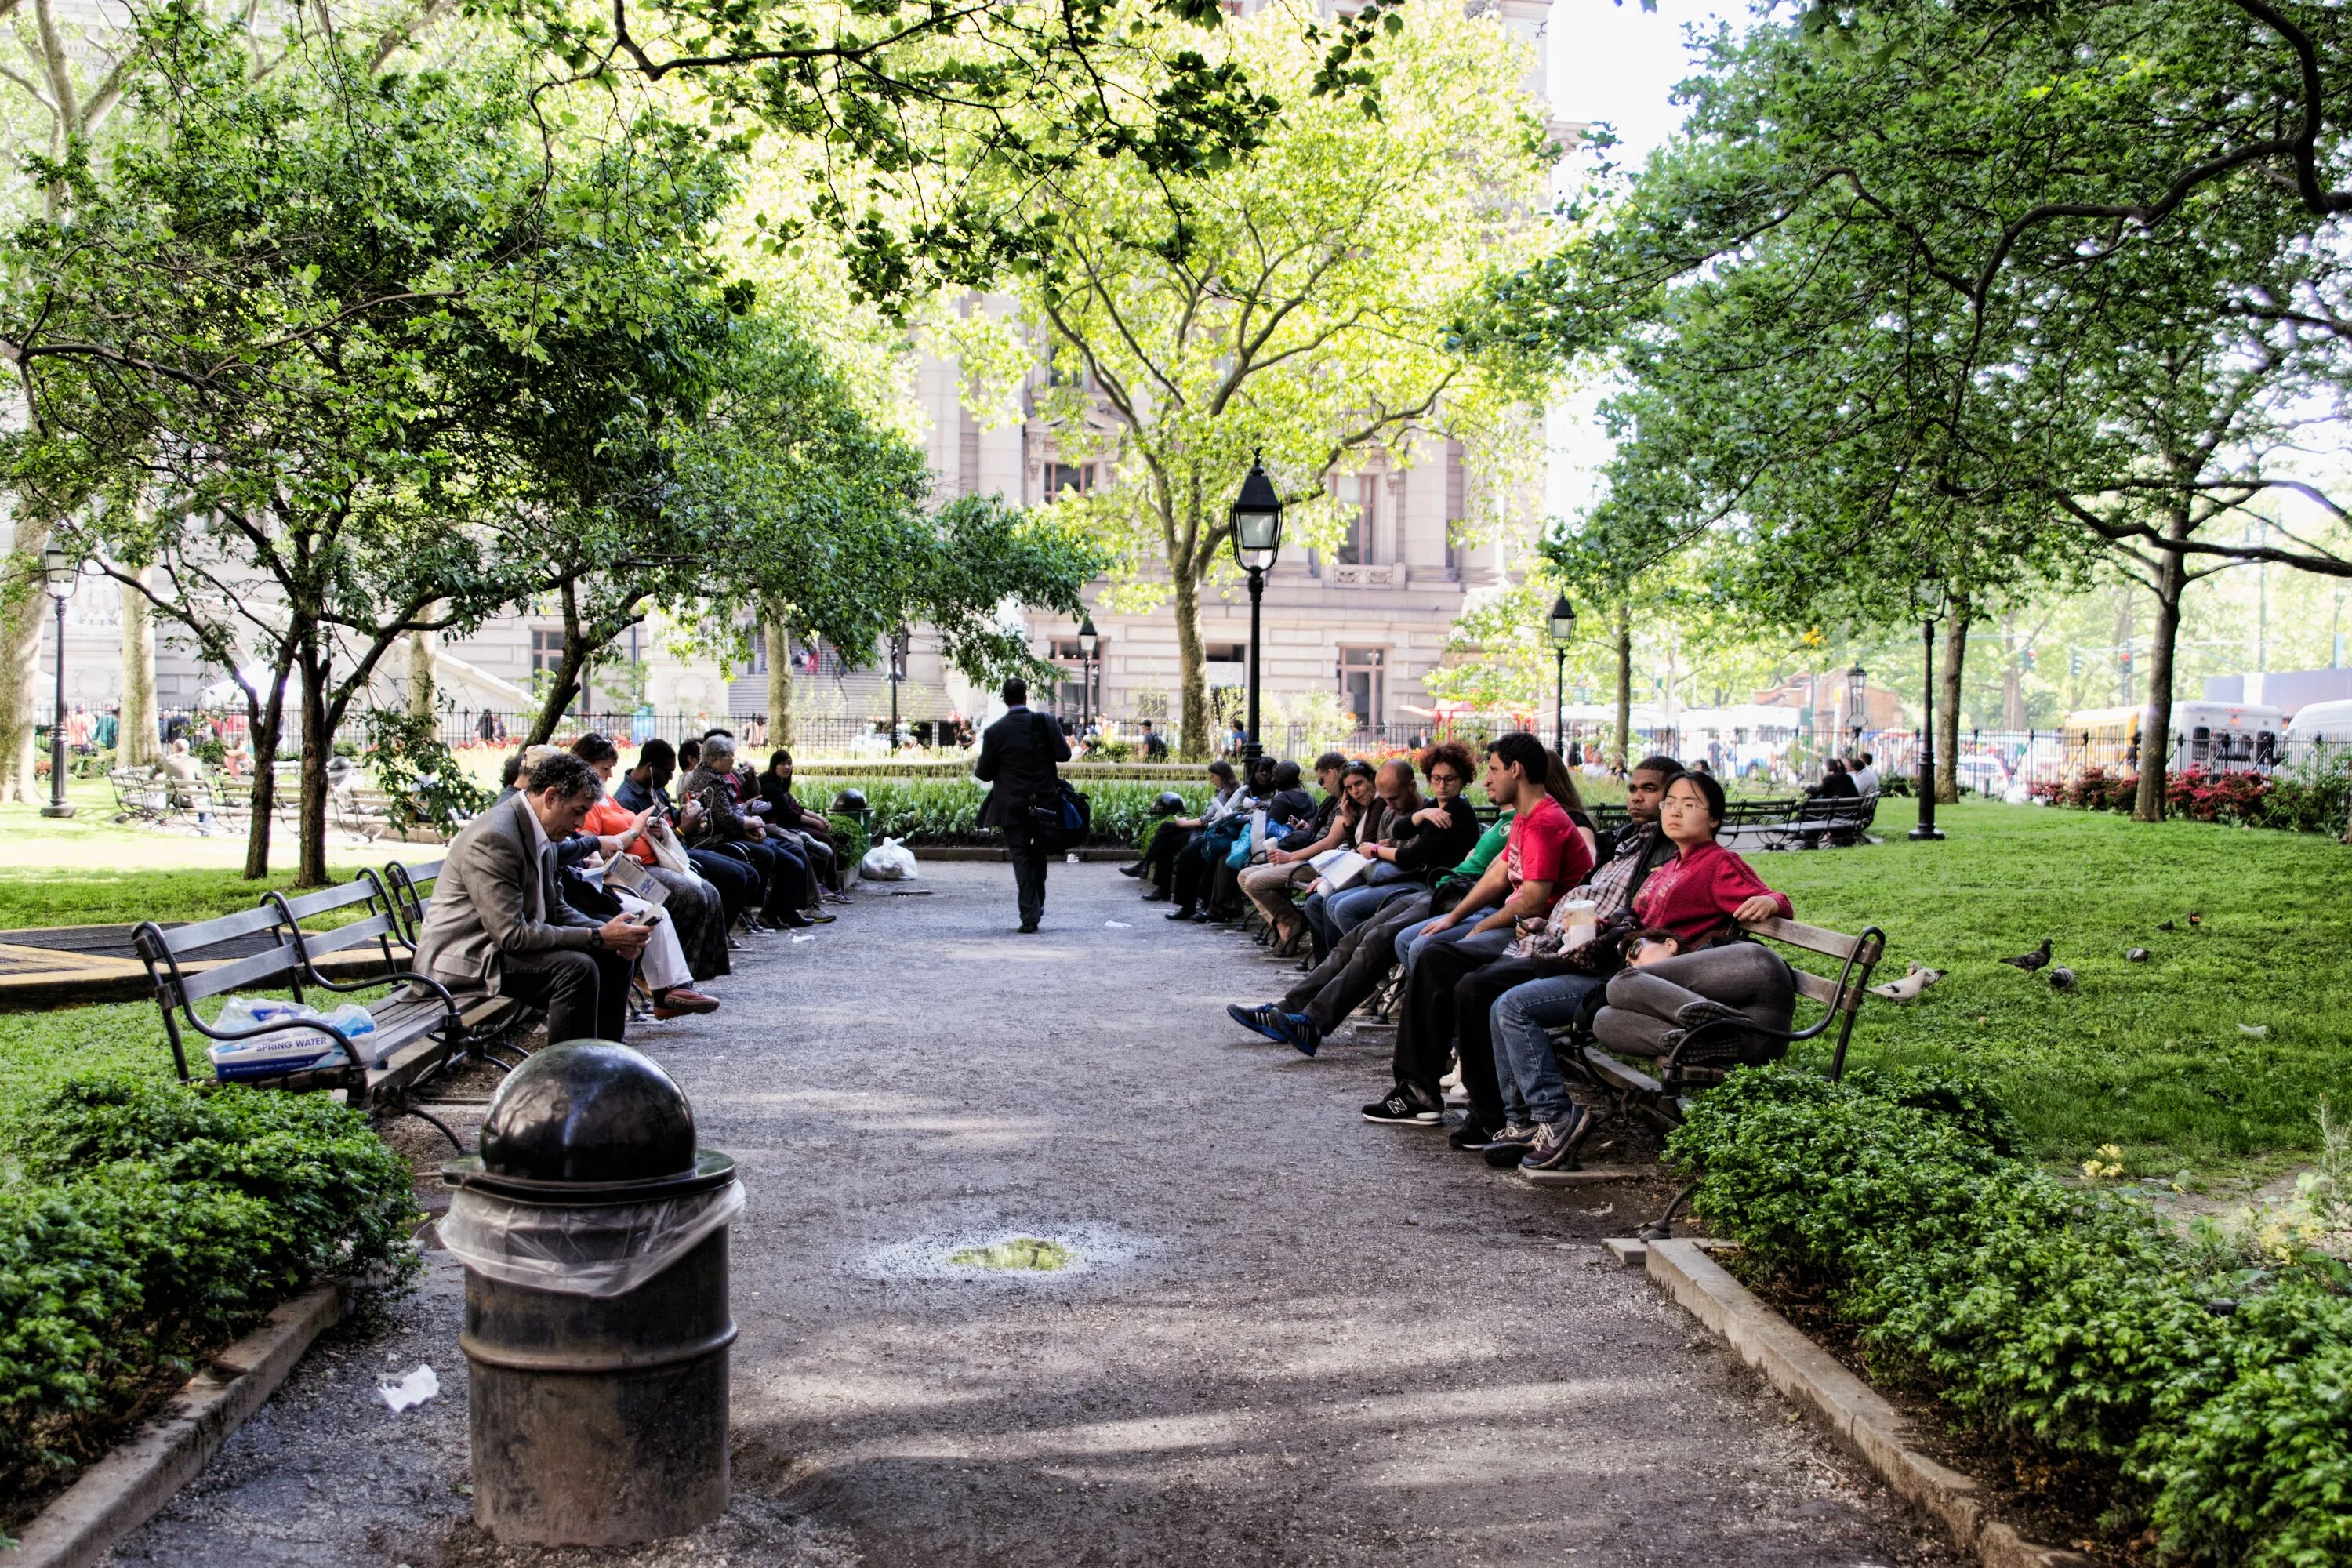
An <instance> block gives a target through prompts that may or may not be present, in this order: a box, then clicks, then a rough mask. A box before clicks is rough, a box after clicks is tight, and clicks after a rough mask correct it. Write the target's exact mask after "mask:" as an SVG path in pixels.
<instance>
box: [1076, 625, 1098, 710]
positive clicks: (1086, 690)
mask: <svg viewBox="0 0 2352 1568" xmlns="http://www.w3.org/2000/svg"><path fill="white" fill-rule="evenodd" d="M1101 641H1102V634H1101V633H1100V632H1097V631H1096V630H1095V618H1094V616H1091V615H1090V616H1087V618H1086V619H1084V620H1082V621H1080V622H1079V623H1078V679H1079V680H1080V681H1081V682H1083V684H1082V685H1081V686H1080V687H1079V689H1078V728H1079V729H1080V730H1084V729H1085V728H1086V727H1087V725H1088V724H1091V723H1093V722H1094V718H1095V647H1096V645H1097V644H1098V643H1100V642H1101Z"/></svg>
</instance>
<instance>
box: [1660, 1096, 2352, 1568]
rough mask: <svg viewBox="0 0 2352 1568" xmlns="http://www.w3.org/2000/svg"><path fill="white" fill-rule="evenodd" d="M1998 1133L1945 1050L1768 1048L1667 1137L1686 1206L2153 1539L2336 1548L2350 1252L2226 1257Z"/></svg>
mask: <svg viewBox="0 0 2352 1568" xmlns="http://www.w3.org/2000/svg"><path fill="white" fill-rule="evenodd" d="M2013 1142H2014V1129H2013V1128H2012V1127H2011V1124H2010V1122H2009V1121H2008V1118H2007V1117H2006V1115H2004V1114H2003V1113H2002V1112H2001V1111H2000V1108H1999V1107H1998V1106H1997V1105H1995V1104H1993V1103H1992V1102H1991V1101H1990V1100H1989V1099H1988V1098H1987V1097H1986V1096H1985V1095H1984V1094H1983V1093H1982V1091H1981V1090H1980V1089H1977V1088H1975V1087H1974V1086H1972V1085H1970V1084H1969V1083H1968V1082H1967V1080H1965V1079H1959V1078H1958V1077H1956V1076H1954V1075H1952V1074H1950V1073H1948V1072H1947V1073H1941V1074H1937V1075H1933V1076H1929V1075H1924V1074H1906V1073H1872V1072H1857V1073H1854V1074H1853V1075H1852V1076H1850V1077H1849V1078H1848V1079H1846V1081H1845V1082H1843V1083H1841V1084H1832V1083H1830V1082H1828V1081H1827V1080H1826V1079H1820V1078H1816V1077H1812V1076H1811V1075H1808V1074H1804V1073H1801V1072H1797V1071H1793V1070H1789V1069H1785V1068H1780V1069H1759V1070H1755V1071H1750V1072H1742V1073H1738V1074H1735V1075H1734V1076H1733V1078H1732V1079H1731V1080H1730V1081H1729V1082H1728V1083H1727V1084H1726V1085H1724V1086H1723V1087H1722V1088H1720V1089H1716V1090H1714V1091H1712V1092H1710V1093H1707V1094H1706V1095H1704V1096H1702V1097H1701V1098H1700V1099H1699V1100H1697V1101H1696V1104H1695V1105H1694V1107H1693V1109H1692V1111H1691V1115H1690V1117H1689V1119H1688V1120H1687V1121H1685V1124H1684V1125H1683V1126H1682V1127H1681V1128H1679V1129H1677V1130H1676V1131H1675V1133H1674V1135H1673V1137H1672V1138H1671V1139H1670V1140H1669V1141H1668V1152H1669V1154H1670V1156H1671V1157H1672V1158H1673V1159H1674V1160H1675V1161H1676V1162H1677V1163H1680V1164H1682V1165H1684V1166H1685V1168H1687V1169H1690V1170H1692V1171H1693V1172H1694V1173H1696V1175H1697V1177H1698V1187H1697V1202H1698V1205H1699V1208H1700V1210H1701V1212H1702V1213H1704V1214H1705V1215H1706V1218H1707V1221H1708V1223H1709V1225H1710V1226H1711V1227H1713V1228H1716V1229H1718V1230H1719V1231H1721V1232H1723V1233H1724V1234H1727V1235H1729V1236H1733V1237H1738V1239H1739V1240H1741V1241H1743V1242H1745V1243H1747V1245H1748V1250H1749V1256H1750V1258H1751V1259H1752V1260H1753V1262H1754V1264H1755V1265H1757V1266H1759V1267H1761V1268H1766V1269H1769V1270H1771V1271H1773V1272H1776V1273H1780V1274H1782V1275H1785V1276H1787V1277H1790V1278H1791V1279H1795V1280H1797V1281H1799V1282H1801V1283H1802V1284H1804V1285H1807V1286H1818V1287H1821V1288H1822V1289H1824V1290H1825V1291H1826V1292H1827V1296H1828V1300H1829V1301H1830V1303H1831V1304H1832V1307H1833V1308H1834V1309H1835V1310H1837V1312H1838V1313H1839V1315H1840V1316H1841V1317H1843V1318H1844V1319H1845V1320H1846V1321H1849V1322H1851V1323H1853V1324H1854V1325H1856V1326H1857V1327H1858V1329H1859V1330H1860V1336H1861V1341H1862V1343H1863V1345H1864V1348H1865V1349H1866V1351H1867V1352H1869V1353H1870V1355H1871V1357H1872V1358H1873V1362H1874V1364H1875V1365H1876V1366H1878V1367H1879V1369H1880V1370H1881V1371H1883V1372H1885V1373H1892V1374H1894V1375H1896V1376H1898V1377H1904V1378H1907V1379H1910V1380H1913V1381H1916V1382H1918V1383H1920V1384H1924V1385H1926V1386H1928V1387H1931V1388H1933V1389H1935V1390H1936V1391H1937V1393H1938V1394H1940V1395H1941V1397H1942V1398H1943V1400H1944V1401H1945V1403H1946V1404H1947V1405H1948V1406H1949V1407H1950V1408H1951V1409H1952V1410H1953V1411H1954V1412H1956V1413H1957V1414H1958V1416H1959V1417H1960V1418H1961V1420H1962V1421H1963V1422H1965V1423H1966V1424H1967V1425H1969V1426H1972V1427H1974V1428H1975V1429H1977V1430H1978V1431H1979V1432H1981V1433H1983V1434H1985V1435H1986V1436H1989V1437H1991V1438H1993V1439H1995V1440H1997V1441H1998V1442H2000V1444H2002V1445H2003V1446H2004V1447H2010V1448H2011V1449H2022V1450H2024V1451H2026V1452H2031V1453H2037V1454H2039V1455H2041V1456H2042V1458H2045V1459H2047V1460H2050V1461H2053V1462H2056V1463H2057V1464H2059V1465H2061V1466H2072V1467H2074V1468H2076V1469H2078V1470H2079V1468H2080V1467H2082V1466H2084V1465H2088V1466H2089V1467H2091V1468H2092V1472H2093V1473H2095V1474H2103V1475H2105V1476H2106V1477H2107V1478H2108V1482H2109V1484H2110V1485H2111V1486H2112V1488H2113V1490H2114V1500H2115V1502H2116V1508H2117V1512H2118V1517H2119V1518H2120V1519H2123V1520H2126V1521H2129V1522H2132V1523H2135V1524H2136V1523H2137V1522H2139V1521H2143V1520H2144V1521H2147V1522H2148V1523H2151V1524H2153V1525H2154V1526H2155V1528H2156V1530H2157V1531H2158V1540H2159V1541H2160V1542H2161V1543H2162V1545H2163V1547H2164V1550H2165V1552H2167V1553H2168V1555H2169V1556H2171V1557H2172V1558H2174V1559H2176V1560H2180V1561H2187V1562H2194V1563H2212V1564H2216V1565H2226V1568H2234V1565H2238V1564H2261V1565H2263V1568H2273V1565H2276V1568H2289V1565H2292V1568H2321V1565H2323V1564H2344V1563H2352V1527H2347V1523H2346V1520H2347V1506H2348V1505H2352V1301H2347V1286H2352V1275H2347V1272H2346V1270H2345V1269H2344V1267H2343V1265H2342V1264H2340V1263H2336V1262H2335V1261H2334V1260H2332V1259H2326V1258H2318V1257H2312V1258H2305V1259H2304V1260H2303V1261H2301V1262H2299V1263H2297V1264H2294V1265H2293V1266H2290V1267H2289V1268H2287V1269H2285V1270H2284V1272H2283V1273H2278V1274H2273V1272H2272V1271H2269V1270H2264V1269H2259V1268H2251V1267H2248V1266H2246V1265H2247V1260H2245V1259H2241V1258H2233V1257H2231V1256H2228V1255H2225V1254H2223V1253H2221V1251H2219V1250H2218V1248H2217V1247H2215V1246H2213V1245H2212V1244H2210V1243H2203V1242H2196V1241H2191V1240H2189V1239H2185V1238H2184V1237H2182V1236H2181V1235H2180V1233H2179V1232H2178V1231H2176V1230H2175V1229H2174V1228H2173V1227H2172V1226H2170V1225H2169V1224H2168V1222H2166V1221H2165V1220H2164V1219H2163V1218H2162V1217H2161V1216H2160V1215H2157V1214H2156V1213H2155V1212H2154V1211H2153V1210H2152V1209H2151V1208H2150V1207H2149V1206H2148V1205H2147V1204H2145V1203H2143V1202H2140V1201H2138V1200H2137V1199H2134V1198H2132V1197H2131V1196H2129V1195H2127V1194H2121V1193H2117V1192H2115V1191H2111V1190H2102V1189H2094V1188H2082V1187H2075V1186H2070V1185H2069V1184H2065V1183H2063V1182H2061V1181H2060V1180H2058V1179H2057V1178H2055V1177H2053V1176H2052V1175H2050V1174H2049V1173H2045V1172H2043V1171H2042V1170H2041V1169H2039V1168H2038V1167H2036V1166H2033V1165H2032V1164H2029V1163H2025V1162H2022V1161H2019V1160H2016V1159H2014V1158H2012V1157H2011V1156H2010V1155H2009V1154H2008V1152H2006V1150H2007V1149H2008V1148H2009V1147H2010V1146H2011V1145H2012V1144H2013ZM2233 1309H2234V1310H2233Z"/></svg>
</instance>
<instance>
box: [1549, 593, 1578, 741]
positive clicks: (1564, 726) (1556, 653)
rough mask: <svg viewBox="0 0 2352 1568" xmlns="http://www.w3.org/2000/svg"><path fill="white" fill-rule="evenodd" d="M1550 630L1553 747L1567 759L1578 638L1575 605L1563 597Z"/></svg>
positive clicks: (1554, 610)
mask: <svg viewBox="0 0 2352 1568" xmlns="http://www.w3.org/2000/svg"><path fill="white" fill-rule="evenodd" d="M1546 619H1547V620H1548V622H1549V626H1550V629H1551V748H1552V750H1553V751H1555V752H1559V758H1560V761H1562V762H1566V761H1567V760H1568V643H1569V639H1570V637H1574V636H1576V606H1575V605H1571V604H1570V603H1569V602H1568V595H1566V594H1561V595H1559V597H1557V598H1555V599H1554V600H1552V602H1551V614H1550V615H1549V616H1547V617H1546Z"/></svg>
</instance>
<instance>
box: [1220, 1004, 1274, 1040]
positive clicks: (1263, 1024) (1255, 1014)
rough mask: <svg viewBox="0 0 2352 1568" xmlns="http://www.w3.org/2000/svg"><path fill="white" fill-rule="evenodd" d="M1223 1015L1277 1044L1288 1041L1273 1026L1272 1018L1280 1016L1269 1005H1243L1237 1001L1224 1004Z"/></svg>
mask: <svg viewBox="0 0 2352 1568" xmlns="http://www.w3.org/2000/svg"><path fill="white" fill-rule="evenodd" d="M1225 1016H1227V1017H1229V1018H1231V1019H1232V1020H1233V1021H1234V1023H1236V1024H1239V1025H1240V1026H1242V1027H1243V1028H1244V1029H1248V1030H1250V1031H1252V1032H1253V1033H1255V1034H1260V1035H1264V1036H1265V1037H1266V1038H1267V1039H1269V1040H1272V1041H1273V1042H1274V1043H1275V1044H1276V1045H1277V1046H1282V1045H1288V1044H1289V1043H1290V1042H1288V1041H1287V1040H1286V1039H1284V1038H1283V1037H1282V1031H1281V1030H1279V1029H1277V1028H1276V1027H1275V1026H1274V1020H1275V1019H1276V1017H1278V1016H1280V1014H1279V1013H1278V1012H1277V1010H1276V1008H1275V1007H1274V1006H1273V1005H1266V1006H1264V1007H1244V1006H1243V1005H1241V1004H1240V1003H1238V1002H1233V1003H1228V1004H1227V1005H1226V1006H1225Z"/></svg>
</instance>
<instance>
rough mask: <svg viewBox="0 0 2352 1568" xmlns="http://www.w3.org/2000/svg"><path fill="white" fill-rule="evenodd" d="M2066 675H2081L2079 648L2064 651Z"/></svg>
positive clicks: (2081, 659)
mask: <svg viewBox="0 0 2352 1568" xmlns="http://www.w3.org/2000/svg"><path fill="white" fill-rule="evenodd" d="M2066 673H2067V674H2069V675H2080V674H2082V673H2083V650H2082V649H2081V648H2078V647H2070V648H2068V649H2067V650H2066Z"/></svg>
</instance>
